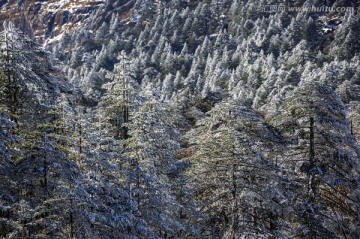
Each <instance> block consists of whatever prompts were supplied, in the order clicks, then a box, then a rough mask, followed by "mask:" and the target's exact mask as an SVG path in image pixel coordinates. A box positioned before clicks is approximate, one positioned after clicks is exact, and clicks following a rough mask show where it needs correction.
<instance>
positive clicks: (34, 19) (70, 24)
mask: <svg viewBox="0 0 360 239" xmlns="http://www.w3.org/2000/svg"><path fill="white" fill-rule="evenodd" d="M104 4H105V1H101V0H80V1H74V0H62V1H56V0H50V1H20V0H10V1H3V4H2V5H1V6H0V12H1V14H0V22H2V21H4V20H11V21H12V22H14V24H15V25H16V26H17V27H18V28H20V29H21V30H23V31H25V32H26V33H27V34H29V35H31V36H34V37H35V38H36V39H37V40H38V42H40V43H41V42H43V41H45V40H46V39H49V38H53V37H56V36H58V35H59V34H61V33H63V32H65V31H75V30H76V29H79V27H80V26H82V25H84V24H85V22H86V20H87V19H88V18H89V17H90V16H91V15H92V14H94V13H95V12H96V10H97V9H99V8H100V7H101V6H104Z"/></svg>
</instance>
